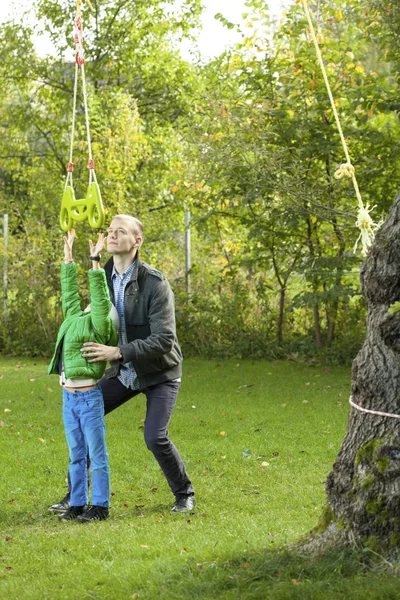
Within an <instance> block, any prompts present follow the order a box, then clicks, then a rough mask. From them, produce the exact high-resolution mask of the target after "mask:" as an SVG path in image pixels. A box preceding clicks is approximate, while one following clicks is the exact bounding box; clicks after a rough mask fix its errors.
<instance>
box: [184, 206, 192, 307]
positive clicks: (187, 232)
mask: <svg viewBox="0 0 400 600" xmlns="http://www.w3.org/2000/svg"><path fill="white" fill-rule="evenodd" d="M191 268H192V259H191V256H190V210H186V211H185V275H186V292H187V295H188V296H190V291H191V290H190V270H191Z"/></svg>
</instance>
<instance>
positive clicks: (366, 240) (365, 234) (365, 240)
mask: <svg viewBox="0 0 400 600" xmlns="http://www.w3.org/2000/svg"><path fill="white" fill-rule="evenodd" d="M303 5H304V12H305V14H306V17H307V21H308V25H309V27H310V32H311V37H312V39H313V42H314V46H315V50H316V53H317V57H318V62H319V66H320V67H321V71H322V75H323V78H324V81H325V85H326V89H327V92H328V96H329V100H330V102H331V106H332V110H333V114H334V116H335V120H336V125H337V128H338V131H339V135H340V139H341V141H342V146H343V150H344V154H345V157H346V161H347V162H346V163H344V164H342V165H340V167H339V169H337V171H336V172H335V177H336V179H342V177H351V180H352V181H353V186H354V190H355V192H356V196H357V201H358V214H357V221H356V225H357V227H358V228H359V229H360V235H359V236H358V238H357V241H356V243H355V245H354V252H355V251H356V249H357V245H358V242H359V241H360V240H361V245H362V254H363V255H364V256H365V255H366V254H367V252H368V249H369V247H370V246H371V244H372V242H373V241H374V239H375V231H376V230H377V229H378V227H379V226H380V224H375V223H374V222H373V220H372V218H371V215H370V210H373V209H374V208H375V207H374V206H373V207H372V208H371V209H370V208H369V205H368V203H367V204H366V205H365V206H364V204H363V201H362V198H361V194H360V190H359V187H358V183H357V179H356V174H355V169H354V167H353V165H352V164H351V159H350V154H349V150H348V148H347V144H346V140H345V139H344V135H343V130H342V126H341V123H340V119H339V115H338V112H337V110H336V105H335V100H334V99H333V95H332V91H331V86H330V85H329V81H328V76H327V74H326V70H325V65H324V60H323V58H322V54H321V50H320V48H319V45H318V40H317V36H316V35H315V30H314V26H313V22H312V18H311V13H310V9H309V8H308V1H307V0H303Z"/></svg>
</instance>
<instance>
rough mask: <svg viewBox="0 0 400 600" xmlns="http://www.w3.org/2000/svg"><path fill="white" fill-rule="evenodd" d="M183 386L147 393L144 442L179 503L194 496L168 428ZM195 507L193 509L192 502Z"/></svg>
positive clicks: (165, 385)
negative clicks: (182, 499) (179, 500)
mask: <svg viewBox="0 0 400 600" xmlns="http://www.w3.org/2000/svg"><path fill="white" fill-rule="evenodd" d="M179 388H180V382H178V381H167V382H165V383H159V384H157V385H154V386H152V387H150V388H148V389H147V390H144V393H145V394H146V398H147V412H146V420H145V424H144V439H145V442H146V445H147V447H148V449H149V450H151V452H152V453H153V454H154V456H155V458H156V460H157V462H158V464H159V465H160V467H161V469H162V471H163V473H164V475H165V477H166V479H167V481H168V484H169V486H170V488H171V491H172V493H173V494H174V496H175V497H176V499H177V500H178V499H180V498H184V499H185V498H186V499H187V498H188V497H192V496H193V495H194V489H193V486H192V483H191V481H190V479H189V477H188V475H187V473H186V469H185V465H184V464H183V460H182V458H181V457H180V454H179V452H178V450H177V449H176V448H175V446H174V444H173V443H172V442H171V440H170V439H169V438H168V429H167V427H168V424H169V421H170V419H171V415H172V412H173V410H174V407H175V403H176V397H177V395H178V391H179ZM191 503H192V506H193V505H194V503H193V502H191Z"/></svg>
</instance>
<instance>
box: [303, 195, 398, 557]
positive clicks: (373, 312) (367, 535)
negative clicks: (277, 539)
mask: <svg viewBox="0 0 400 600" xmlns="http://www.w3.org/2000/svg"><path fill="white" fill-rule="evenodd" d="M361 284H362V289H363V294H364V298H365V300H366V303H367V306H368V321H367V333H366V339H365V342H364V345H363V347H362V348H361V350H360V352H359V353H358V355H357V356H356V358H355V360H354V362H353V369H352V384H351V395H352V400H353V401H354V402H355V403H356V404H358V405H359V406H361V407H363V408H366V409H370V410H376V411H382V412H385V413H395V414H399V413H400V312H397V313H395V314H390V313H389V312H388V308H389V307H390V305H392V304H393V303H394V302H396V301H399V300H400V195H399V196H398V197H397V199H396V201H395V203H394V204H393V206H392V209H391V211H390V213H389V216H388V219H387V220H386V222H385V223H384V225H383V226H382V227H381V229H380V230H379V231H378V233H377V235H376V239H375V242H374V244H373V246H372V248H371V249H370V251H369V253H368V255H367V258H366V260H365V261H364V263H363V265H362V268H361ZM399 428H400V420H399V419H396V418H393V417H383V416H378V415H374V414H368V413H364V412H361V411H360V410H358V409H356V408H353V407H352V408H351V410H350V415H349V421H348V427H347V433H346V436H345V438H344V440H343V443H342V446H341V448H340V450H339V453H338V456H337V458H336V461H335V463H334V465H333V469H332V472H331V473H330V475H329V477H328V480H327V484H326V489H327V495H328V506H327V511H326V514H325V517H327V516H329V518H326V519H325V527H323V528H322V529H323V530H324V533H323V534H320V535H317V536H315V537H314V543H315V544H318V543H319V544H320V547H321V542H322V547H323V545H324V544H325V545H326V544H327V543H328V542H329V545H337V544H338V543H339V542H340V543H343V542H349V541H350V540H356V541H358V542H359V543H361V544H363V545H366V546H367V547H370V548H372V549H375V550H378V549H379V551H382V549H386V550H388V549H390V548H392V549H394V548H395V547H396V546H399V544H400V437H399ZM310 539H311V538H310ZM324 539H325V542H324ZM318 540H319V542H318ZM309 543H311V541H310V540H309Z"/></svg>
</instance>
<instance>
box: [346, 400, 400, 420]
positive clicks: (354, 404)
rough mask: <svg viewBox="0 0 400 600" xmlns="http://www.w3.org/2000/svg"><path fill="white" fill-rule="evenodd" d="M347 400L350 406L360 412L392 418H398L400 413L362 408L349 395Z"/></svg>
mask: <svg viewBox="0 0 400 600" xmlns="http://www.w3.org/2000/svg"><path fill="white" fill-rule="evenodd" d="M349 402H350V404H351V406H353V407H354V408H356V409H357V410H359V411H360V412H364V413H368V414H370V415H377V416H379V417H391V418H392V419H400V415H395V414H394V413H387V412H382V411H380V410H370V409H369V408H363V407H362V406H360V405H359V404H356V403H355V402H354V401H353V397H352V396H350V398H349Z"/></svg>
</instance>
